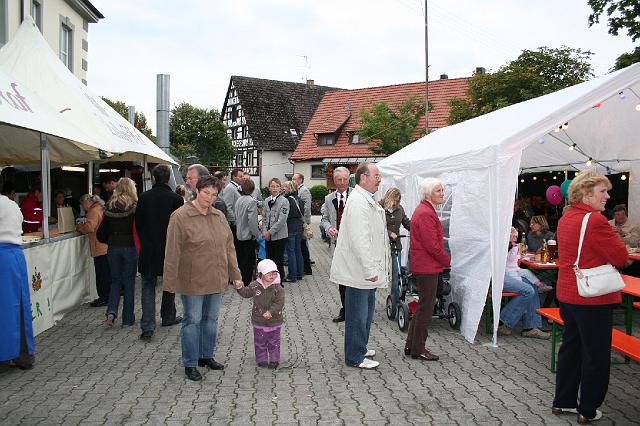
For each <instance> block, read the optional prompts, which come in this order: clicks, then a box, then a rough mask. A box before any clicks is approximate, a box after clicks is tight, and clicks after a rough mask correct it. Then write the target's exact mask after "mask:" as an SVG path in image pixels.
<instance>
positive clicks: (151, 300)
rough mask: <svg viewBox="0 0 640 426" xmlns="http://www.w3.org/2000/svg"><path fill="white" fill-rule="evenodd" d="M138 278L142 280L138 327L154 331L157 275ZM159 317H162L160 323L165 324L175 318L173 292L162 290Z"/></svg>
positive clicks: (174, 297) (174, 296)
mask: <svg viewBox="0 0 640 426" xmlns="http://www.w3.org/2000/svg"><path fill="white" fill-rule="evenodd" d="M140 278H141V282H142V290H141V292H140V303H141V305H142V320H140V328H141V329H142V331H154V330H155V329H156V286H157V285H158V276H157V275H141V277H140ZM160 318H161V319H162V324H165V325H168V324H171V323H173V322H174V321H175V320H176V295H175V293H169V292H168V291H163V292H162V302H161V304H160Z"/></svg>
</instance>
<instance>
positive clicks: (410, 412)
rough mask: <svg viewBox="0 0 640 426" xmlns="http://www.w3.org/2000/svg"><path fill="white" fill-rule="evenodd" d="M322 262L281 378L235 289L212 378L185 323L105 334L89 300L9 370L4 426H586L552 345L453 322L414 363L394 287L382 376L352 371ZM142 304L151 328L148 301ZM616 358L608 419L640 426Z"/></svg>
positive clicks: (630, 372) (318, 257)
mask: <svg viewBox="0 0 640 426" xmlns="http://www.w3.org/2000/svg"><path fill="white" fill-rule="evenodd" d="M314 220H315V221H316V222H317V218H314ZM311 254H312V258H313V259H314V260H315V261H316V265H315V269H314V274H313V276H307V277H305V279H304V280H303V281H302V282H299V283H297V284H293V285H290V286H288V287H287V301H286V308H285V311H286V314H285V324H284V328H283V335H282V364H281V367H280V368H279V369H277V370H269V369H262V368H259V367H257V366H256V364H255V360H254V355H253V339H252V332H251V325H250V318H249V311H250V307H251V306H250V304H251V302H250V301H247V300H244V299H241V298H240V297H239V296H238V295H237V294H235V292H234V291H232V289H231V288H230V291H229V292H228V293H227V294H226V296H225V297H224V299H223V303H222V307H221V310H220V318H219V327H218V344H217V348H216V354H215V358H216V360H217V361H220V362H222V363H223V364H224V365H225V366H226V368H225V370H224V371H222V372H220V371H208V370H207V371H205V370H204V369H201V371H202V372H203V375H204V379H203V380H202V381H200V382H191V381H189V380H186V378H185V375H184V370H183V368H182V366H181V362H180V328H179V327H158V329H157V331H156V334H155V336H154V338H153V340H152V341H151V342H149V343H144V342H142V341H140V340H139V339H138V337H139V333H140V331H139V328H138V326H139V323H136V327H135V328H121V327H118V326H116V327H114V328H113V329H106V328H105V327H104V326H103V324H102V320H103V314H104V311H103V309H101V308H99V309H95V308H90V307H88V306H87V305H84V306H82V307H78V308H76V309H74V310H73V311H72V312H70V313H69V314H67V315H66V316H65V318H64V319H63V320H62V321H60V322H59V323H58V324H57V325H56V326H55V327H53V328H52V329H50V330H48V331H46V332H44V333H43V334H41V335H40V336H38V337H37V338H36V357H37V358H36V359H37V363H36V365H35V367H34V368H33V369H32V370H30V371H20V370H17V369H11V370H10V371H9V372H5V373H3V374H1V375H0V423H1V424H6V425H17V424H25V425H34V424H65V425H73V424H83V425H91V424H158V425H160V424H187V423H190V424H229V423H233V424H243V425H244V424H259V425H262V424H274V423H275V424H331V425H334V424H349V425H356V424H394V425H395V424H437V425H446V424H483V425H484V424H487V425H490V424H507V425H515V424H536V425H537V424H571V423H575V416H573V415H570V416H559V417H557V416H554V415H552V414H551V412H550V406H551V401H552V397H553V388H554V383H555V378H554V375H553V373H551V372H550V371H549V370H548V365H549V357H550V354H549V352H550V349H549V348H550V342H549V341H541V340H534V339H523V338H521V337H519V336H510V337H507V338H502V339H501V341H500V346H499V347H498V348H492V347H487V346H484V345H483V344H482V343H486V342H488V341H489V338H488V336H486V335H485V334H484V332H483V331H482V330H481V331H480V332H479V334H478V338H477V341H476V343H475V344H473V345H471V344H469V343H467V342H466V341H465V340H464V339H463V338H462V336H461V335H460V334H459V333H457V332H455V331H453V330H452V329H450V328H449V326H448V324H447V322H446V321H445V320H437V319H434V321H433V323H432V327H431V333H430V336H429V340H428V347H429V348H430V349H431V350H432V351H433V352H434V353H437V354H440V361H439V362H433V363H425V362H420V361H417V360H412V359H410V358H407V357H405V356H404V355H403V354H402V348H403V347H404V338H405V334H404V333H402V332H401V331H399V329H398V327H397V325H396V324H395V323H393V322H391V321H389V320H388V319H387V317H386V314H385V312H384V300H385V298H386V295H387V291H386V290H383V291H380V292H379V294H378V297H377V305H376V315H375V318H374V322H373V326H372V329H371V339H370V342H369V347H370V348H371V349H375V350H376V351H377V352H378V355H377V356H376V358H375V359H376V360H378V361H380V367H379V369H378V370H375V371H361V370H359V369H356V368H351V367H347V366H345V364H344V361H343V330H344V327H343V324H334V323H333V322H331V318H332V317H333V316H334V315H335V314H336V313H337V309H338V304H339V297H338V291H337V288H336V287H334V286H333V285H331V284H330V283H329V282H328V271H329V266H330V263H331V257H330V252H329V249H328V248H327V246H326V244H324V243H322V242H320V241H319V240H315V241H314V242H313V244H312V246H311ZM158 293H159V292H158ZM159 299H160V297H158V301H159ZM137 309H138V310H137V312H136V316H137V319H138V320H139V318H140V308H139V293H138V295H137ZM178 309H179V311H181V306H179V307H178ZM158 312H159V310H158ZM636 316H638V312H636ZM621 322H622V318H621V313H617V314H616V323H617V324H620V323H621ZM481 328H482V327H481ZM636 329H639V328H638V321H636ZM613 362H614V364H613V365H612V368H611V383H610V386H609V393H608V395H607V398H606V400H605V403H604V405H603V406H602V407H601V409H602V411H603V412H604V418H603V420H601V421H599V422H598V424H601V425H606V424H623V425H628V424H633V423H635V424H638V419H640V404H638V398H639V397H640V365H639V364H638V363H635V362H631V363H630V364H624V361H623V359H622V358H620V357H618V356H617V355H616V356H614V359H613Z"/></svg>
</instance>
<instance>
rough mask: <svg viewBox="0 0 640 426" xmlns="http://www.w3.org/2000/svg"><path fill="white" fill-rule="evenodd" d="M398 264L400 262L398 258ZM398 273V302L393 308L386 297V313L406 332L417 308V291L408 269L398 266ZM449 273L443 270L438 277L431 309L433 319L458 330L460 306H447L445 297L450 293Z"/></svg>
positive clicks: (453, 303)
mask: <svg viewBox="0 0 640 426" xmlns="http://www.w3.org/2000/svg"><path fill="white" fill-rule="evenodd" d="M398 262H400V258H399V257H398ZM399 271H400V273H399V280H398V281H399V283H398V286H399V289H400V302H399V303H398V306H395V305H394V303H393V299H392V298H391V295H389V296H388V297H387V304H386V311H387V317H388V318H389V319H390V320H393V319H394V318H395V319H397V321H398V327H399V328H400V330H401V331H406V330H407V329H408V328H409V321H410V320H411V318H412V317H413V315H414V314H415V312H416V308H417V306H418V291H417V287H416V279H415V278H414V276H413V275H412V274H411V272H409V268H407V267H406V266H400V268H399ZM449 273H450V270H449V269H445V270H444V271H442V273H441V274H440V275H438V290H437V292H436V304H435V306H434V308H433V317H434V318H439V319H447V320H448V321H449V326H450V327H451V328H453V329H458V328H460V319H461V318H462V312H461V311H460V306H459V305H458V304H457V303H455V302H450V303H449V304H448V305H447V297H446V296H448V295H449V294H450V293H451V284H449V275H450V274H449ZM407 296H408V297H407ZM409 299H410V300H409Z"/></svg>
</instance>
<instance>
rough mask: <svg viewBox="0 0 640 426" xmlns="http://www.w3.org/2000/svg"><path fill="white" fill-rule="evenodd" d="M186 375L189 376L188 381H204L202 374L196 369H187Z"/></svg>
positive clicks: (185, 370) (185, 369)
mask: <svg viewBox="0 0 640 426" xmlns="http://www.w3.org/2000/svg"><path fill="white" fill-rule="evenodd" d="M184 374H186V375H187V379H189V380H193V381H194V382H197V381H199V380H202V374H200V372H199V371H198V369H197V368H195V367H185V368H184Z"/></svg>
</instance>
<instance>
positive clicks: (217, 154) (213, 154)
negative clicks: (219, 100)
mask: <svg viewBox="0 0 640 426" xmlns="http://www.w3.org/2000/svg"><path fill="white" fill-rule="evenodd" d="M169 139H170V143H171V154H173V155H175V156H176V157H178V158H179V159H180V160H181V161H183V162H189V160H192V157H193V156H195V157H196V159H197V161H198V162H200V163H202V164H204V165H205V166H227V165H229V162H230V160H231V156H232V155H233V145H232V144H231V139H230V138H229V136H228V135H227V129H226V128H225V126H224V124H223V123H222V122H221V121H220V114H219V112H218V111H217V110H215V109H203V108H197V107H194V106H192V105H190V104H188V103H185V102H183V103H181V104H179V105H177V106H175V107H174V108H173V109H172V110H171V120H170V123H169Z"/></svg>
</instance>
